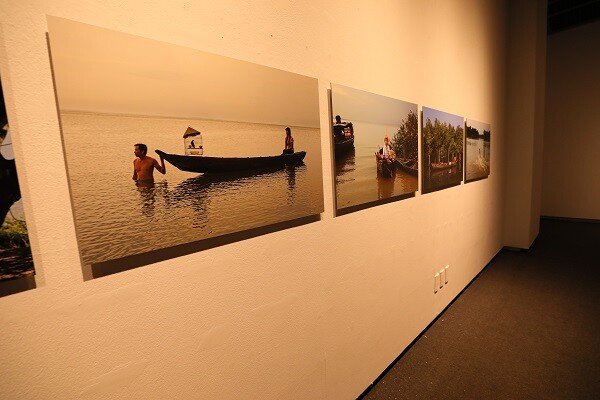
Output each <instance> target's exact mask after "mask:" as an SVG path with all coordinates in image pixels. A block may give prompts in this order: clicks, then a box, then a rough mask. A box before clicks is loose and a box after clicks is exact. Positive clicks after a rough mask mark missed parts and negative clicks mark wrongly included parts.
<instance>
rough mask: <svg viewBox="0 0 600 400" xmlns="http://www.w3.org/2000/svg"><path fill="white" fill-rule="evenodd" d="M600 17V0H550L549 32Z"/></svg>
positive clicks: (572, 26)
mask: <svg viewBox="0 0 600 400" xmlns="http://www.w3.org/2000/svg"><path fill="white" fill-rule="evenodd" d="M599 19H600V0H548V34H549V35H551V34H553V33H555V32H559V31H562V30H565V29H570V28H574V27H576V26H579V25H583V24H587V23H589V22H593V21H596V20H599Z"/></svg>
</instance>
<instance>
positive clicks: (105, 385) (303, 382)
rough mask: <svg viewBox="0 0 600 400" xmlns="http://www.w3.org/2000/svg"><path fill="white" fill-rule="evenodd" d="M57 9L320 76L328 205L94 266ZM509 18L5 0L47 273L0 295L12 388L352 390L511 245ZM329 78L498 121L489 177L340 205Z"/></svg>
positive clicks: (5, 33) (4, 54) (206, 393)
mask: <svg viewBox="0 0 600 400" xmlns="http://www.w3.org/2000/svg"><path fill="white" fill-rule="evenodd" d="M47 15H52V16H57V17H63V18H68V19H72V20H76V21H80V22H84V23H88V24H92V25H97V26H100V27H104V28H108V29H113V30H117V31H121V32H125V33H129V34H135V35H140V36H143V37H147V38H151V39H156V40H160V41H164V42H169V43H174V44H177V45H182V46H187V47H191V48H196V49H200V50H204V51H208V52H213V53H217V54H220V55H224V56H228V57H233V58H237V59H240V60H245V61H250V62H254V63H258V64H262V65H266V66H270V67H275V68H279V69H282V70H286V71H291V72H295V73H299V74H303V75H307V76H312V77H316V78H318V79H319V96H320V115H321V119H320V123H321V129H322V140H321V142H322V149H323V154H324V158H323V174H324V192H325V212H324V213H323V214H322V218H321V221H319V222H315V223H312V224H308V225H304V226H300V227H296V228H293V229H288V230H285V231H279V232H275V233H271V234H268V235H264V236H260V237H256V238H252V239H249V240H244V241H241V242H236V243H232V244H228V245H225V246H221V247H217V248H213V249H209V250H206V251H202V252H199V253H195V254H190V255H187V256H183V257H179V258H176V259H170V260H167V261H162V262H158V263H155V264H152V265H148V266H144V267H141V268H137V269H134V270H130V271H126V272H122V273H119V274H114V275H111V276H108V277H104V278H99V279H95V280H89V281H86V282H84V281H83V278H82V272H81V265H80V259H79V253H78V248H77V241H76V235H75V229H74V222H73V215H72V210H71V201H70V196H69V188H68V185H67V182H68V181H67V175H66V172H65V161H64V156H63V149H62V143H61V135H60V129H59V122H58V115H57V107H56V103H55V96H54V90H53V81H52V75H51V68H50V61H49V54H48V46H47V42H46V32H47V23H46V16H47ZM508 26H509V24H508V11H507V5H506V3H505V2H503V1H487V0H465V1H454V0H445V1H439V0H425V1H421V0H419V1H396V0H389V1H383V0H382V1H377V2H365V1H354V0H350V1H327V0H325V1H233V2H213V1H207V0H201V1H195V2H190V1H185V0H171V1H168V2H166V1H139V0H132V1H127V2H123V1H120V0H119V1H117V0H105V1H102V2H96V1H82V0H52V1H25V2H24V1H20V0H19V1H16V0H3V1H2V2H0V76H1V77H2V84H3V86H4V94H5V96H6V103H7V109H8V113H9V120H10V124H11V133H12V135H13V143H14V148H15V152H16V156H17V162H18V169H19V174H20V176H19V178H20V182H21V188H22V192H23V197H24V199H25V200H24V204H25V212H26V216H27V223H28V226H29V232H30V238H31V242H32V247H33V253H34V261H35V267H36V272H37V277H36V280H37V286H38V287H37V288H36V289H34V290H29V291H26V292H22V293H18V294H14V295H11V296H6V297H3V298H0V354H2V355H1V356H0V370H1V371H2V374H0V398H5V399H50V398H65V399H74V398H84V399H107V398H110V399H132V398H139V399H167V398H168V399H192V398H201V399H216V398H218V399H257V398H260V399H350V398H355V397H356V396H357V395H359V394H360V393H361V392H362V391H363V390H364V389H365V388H366V387H367V386H368V385H369V384H370V383H371V382H372V381H373V380H374V379H375V378H376V377H377V376H378V375H379V374H380V373H381V372H382V371H383V370H384V369H385V368H386V367H387V366H388V365H389V364H390V363H391V362H392V361H393V360H394V359H395V358H396V357H397V356H398V355H399V354H400V353H401V352H402V350H404V349H405V348H406V346H407V345H408V344H410V342H411V341H412V340H413V339H414V338H415V337H416V336H417V335H418V334H419V333H420V332H421V331H422V330H423V329H424V328H425V327H426V326H427V324H429V323H430V322H431V321H432V320H433V319H434V318H435V317H436V316H437V315H438V314H439V313H440V311H441V310H443V309H444V307H446V306H447V305H448V304H449V302H450V301H451V300H452V299H453V298H454V297H455V296H456V295H457V294H458V293H459V292H460V291H461V290H462V289H463V288H464V287H465V286H466V284H467V283H468V282H469V281H470V280H471V279H472V278H473V277H474V276H475V275H476V274H477V273H478V272H479V271H481V269H482V268H483V267H484V266H485V265H486V264H487V263H488V262H489V261H490V259H491V258H492V257H493V256H494V255H495V254H496V253H497V252H498V250H499V249H500V248H501V247H502V246H503V244H504V243H503V235H504V226H503V213H504V188H505V181H506V177H505V168H504V164H505V161H506V159H507V150H506V148H507V144H506V141H507V140H506V138H507V123H506V115H507V109H506V104H507V96H508V94H507V72H506V69H507V65H508V62H507V58H508ZM198 73H202V71H198ZM330 82H334V83H338V84H342V85H346V86H350V87H354V88H357V89H361V90H366V91H370V92H373V93H377V94H381V95H385V96H389V97H394V98H397V99H401V100H406V101H409V102H414V103H418V104H419V105H420V106H427V107H432V108H436V109H439V110H443V111H446V112H450V113H453V114H458V115H462V116H465V117H469V118H472V119H475V120H478V121H483V122H488V123H490V124H491V126H492V133H491V175H490V177H489V178H488V179H484V180H481V181H477V182H473V183H469V184H467V185H464V184H463V185H460V186H456V187H453V188H450V189H447V190H443V191H439V192H434V193H430V194H426V195H421V194H420V193H418V194H417V196H416V197H414V198H412V199H408V200H404V201H400V202H394V203H390V204H386V205H382V206H379V207H375V208H369V209H366V210H363V211H360V212H356V213H352V214H348V215H345V216H342V217H337V218H334V217H333V215H334V205H333V204H334V197H333V196H334V194H333V181H332V157H331V146H330V140H329V123H330V122H329V111H328V97H327V89H328V88H329V83H330ZM132 159H133V155H132ZM93 162H96V163H98V165H99V166H98V168H102V154H98V159H97V160H93ZM115 179H130V172H129V171H128V172H127V173H126V174H125V175H124V176H123V177H115ZM446 265H450V268H449V275H448V277H449V282H448V284H447V285H446V286H444V287H443V288H442V289H441V290H440V291H439V292H438V293H437V294H434V291H433V283H434V274H435V273H436V271H438V270H440V269H441V268H443V267H444V266H446Z"/></svg>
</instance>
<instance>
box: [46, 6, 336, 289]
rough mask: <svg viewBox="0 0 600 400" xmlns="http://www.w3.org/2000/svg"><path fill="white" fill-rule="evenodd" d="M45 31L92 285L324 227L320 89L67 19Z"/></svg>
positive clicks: (309, 81) (278, 73)
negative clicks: (166, 262)
mask: <svg viewBox="0 0 600 400" xmlns="http://www.w3.org/2000/svg"><path fill="white" fill-rule="evenodd" d="M48 28H49V29H48V33H49V43H50V48H51V56H52V66H53V70H54V76H55V85H56V92H57V99H58V105H59V112H60V121H61V129H62V137H63V145H64V150H65V155H66V163H67V168H68V175H69V183H70V190H71V198H72V204H73V209H74V217H75V224H76V230H77V237H78V241H79V250H80V253H81V258H82V263H83V266H84V279H90V278H93V277H98V276H103V275H106V274H108V273H111V272H118V271H119V270H122V269H127V268H130V267H134V266H139V264H142V265H143V264H147V263H151V262H154V261H156V260H158V259H164V258H169V257H170V256H171V255H172V254H173V251H172V249H173V248H181V247H180V246H182V245H185V244H189V243H198V242H203V243H205V244H204V245H201V246H199V247H198V246H195V247H194V246H192V247H190V246H188V247H185V246H184V253H185V252H186V251H187V252H191V251H196V250H197V249H203V248H206V247H213V246H214V245H220V244H222V243H223V242H225V243H227V242H230V241H235V240H241V239H244V238H246V237H248V235H233V236H232V234H235V233H238V232H253V233H251V234H250V235H249V236H250V237H252V236H256V234H260V233H261V232H264V230H258V231H256V228H260V227H273V229H274V230H277V229H283V228H284V227H289V226H296V225H295V224H296V223H298V224H300V223H305V222H306V218H309V219H310V220H311V221H313V220H318V218H319V214H320V213H322V212H323V209H324V207H323V180H322V168H321V150H320V129H319V98H318V86H317V80H316V79H314V78H310V77H306V76H303V75H298V74H294V73H290V72H286V71H282V70H278V69H274V68H269V67H266V66H261V65H257V64H252V63H249V62H245V61H241V60H235V59H232V58H228V57H223V56H220V55H216V54H210V53H206V52H203V51H199V50H195V49H190V48H185V47H180V46H176V45H172V44H168V43H163V42H159V41H155V40H150V39H146V38H142V37H138V36H134V35H129V34H124V33H120V32H115V31H111V30H107V29H103V28H99V27H95V26H90V25H86V24H82V23H78V22H74V21H69V20H65V19H61V18H55V17H48ZM132 178H133V179H132ZM282 224H283V225H282ZM216 238H220V239H222V240H212V239H216ZM224 238H228V239H226V240H225V239H224ZM165 249H171V250H170V251H160V250H165ZM190 249H192V250H190ZM175 253H177V252H175ZM177 254H179V253H177ZM177 254H176V255H177ZM142 259H144V260H146V261H144V262H140V261H139V260H142Z"/></svg>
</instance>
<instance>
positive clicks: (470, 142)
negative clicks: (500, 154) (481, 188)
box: [466, 138, 490, 180]
mask: <svg viewBox="0 0 600 400" xmlns="http://www.w3.org/2000/svg"><path fill="white" fill-rule="evenodd" d="M466 151H467V159H466V164H467V171H466V172H467V180H472V179H477V178H482V177H485V176H488V175H489V174H490V142H486V141H485V140H483V138H481V139H470V138H467V147H466Z"/></svg>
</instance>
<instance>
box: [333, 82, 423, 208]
mask: <svg viewBox="0 0 600 400" xmlns="http://www.w3.org/2000/svg"><path fill="white" fill-rule="evenodd" d="M331 103H332V104H331V109H332V116H333V120H332V122H331V123H332V135H333V137H332V143H333V146H334V162H335V191H336V196H335V200H336V215H343V214H347V213H349V212H354V211H358V210H361V209H364V208H367V207H373V206H376V205H379V204H383V203H387V202H390V201H395V200H401V199H405V198H407V197H411V196H414V193H415V192H416V191H417V190H418V177H417V176H418V148H419V145H418V140H419V138H418V119H417V110H418V108H417V105H416V104H413V103H408V102H405V101H402V100H397V99H393V98H390V97H386V96H381V95H378V94H373V93H369V92H365V91H363V90H358V89H353V88H350V87H347V86H342V85H338V84H333V83H332V84H331ZM386 138H387V146H386Z"/></svg>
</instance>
